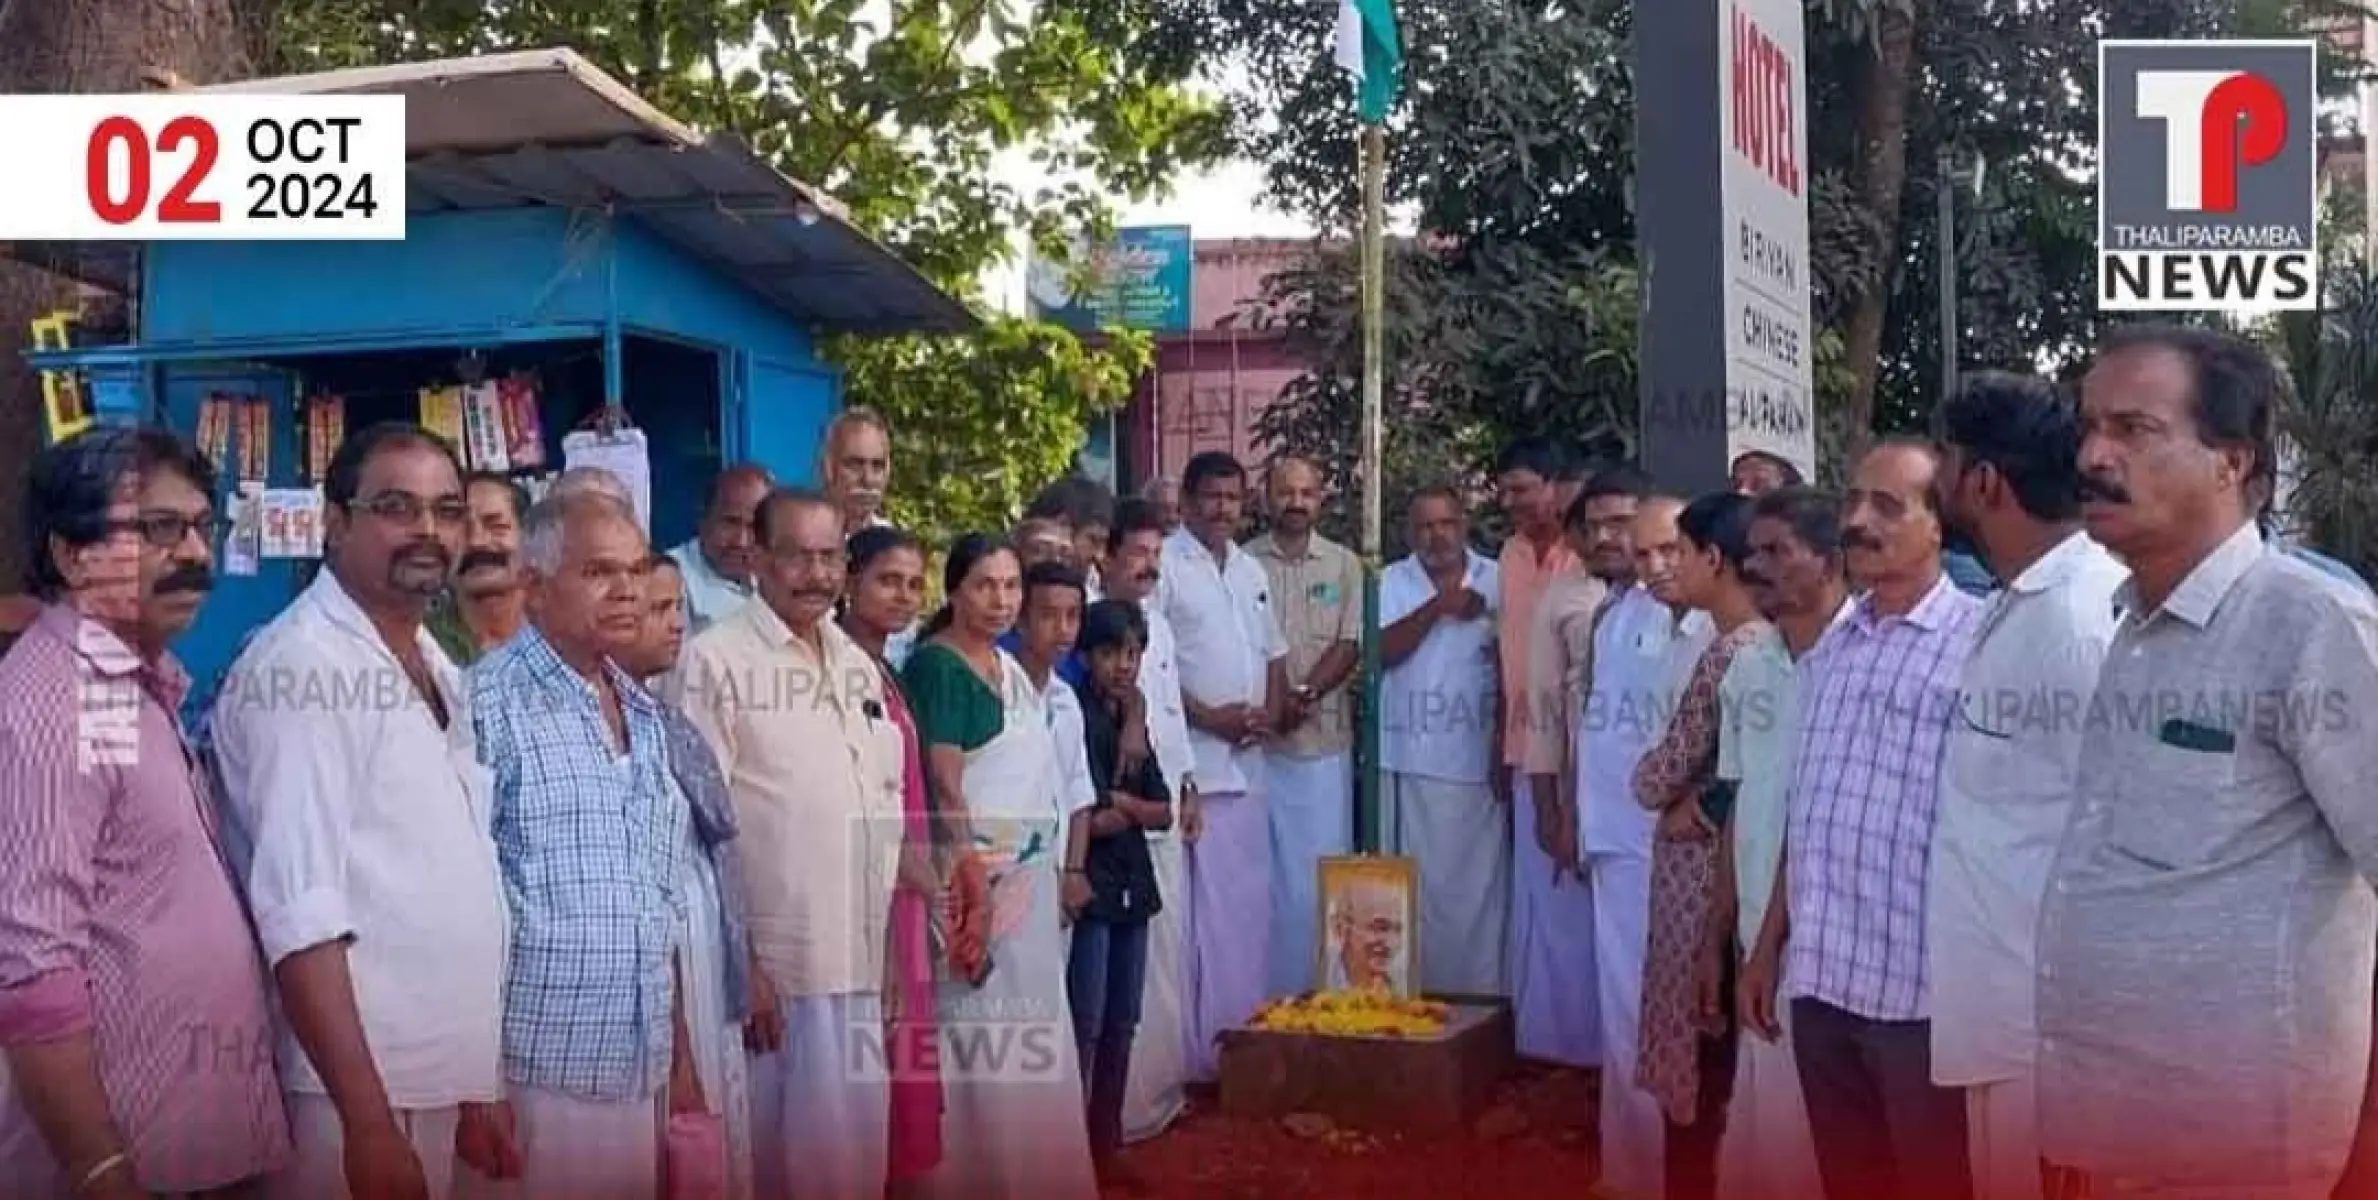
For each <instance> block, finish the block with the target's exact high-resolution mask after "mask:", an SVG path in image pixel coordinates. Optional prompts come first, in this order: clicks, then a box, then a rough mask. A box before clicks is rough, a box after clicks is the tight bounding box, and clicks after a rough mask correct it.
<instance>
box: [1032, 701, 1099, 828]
mask: <svg viewBox="0 0 2378 1200" xmlns="http://www.w3.org/2000/svg"><path fill="white" fill-rule="evenodd" d="M1025 677H1026V678H1030V677H1031V673H1030V672H1026V673H1025ZM1040 699H1041V703H1042V704H1044V705H1046V706H1047V708H1048V713H1049V736H1050V737H1053V738H1055V739H1056V741H1057V786H1058V787H1059V788H1061V789H1063V795H1061V796H1059V797H1058V803H1057V808H1058V809H1059V811H1061V812H1063V813H1064V814H1065V815H1066V816H1068V817H1071V816H1072V815H1074V814H1075V813H1079V812H1087V811H1089V810H1090V809H1093V808H1096V807H1098V781H1097V780H1096V779H1093V778H1092V777H1091V775H1090V744H1089V737H1088V736H1087V735H1086V734H1085V733H1084V732H1083V730H1082V698H1081V697H1080V696H1077V695H1075V694H1074V690H1073V685H1072V684H1070V683H1067V682H1065V677H1064V676H1062V675H1059V674H1058V673H1057V672H1055V671H1051V672H1049V682H1048V685H1047V686H1046V687H1043V688H1041V689H1040Z"/></svg>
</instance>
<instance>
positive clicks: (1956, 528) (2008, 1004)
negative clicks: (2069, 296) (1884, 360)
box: [1925, 372, 2130, 1200]
mask: <svg viewBox="0 0 2378 1200" xmlns="http://www.w3.org/2000/svg"><path fill="white" fill-rule="evenodd" d="M1942 417H1943V421H1944V434H1943V438H1942V451H1943V454H1942V463H1941V473H1940V483H1939V491H1940V498H1941V504H1940V511H1941V515H1942V517H1943V518H1944V519H1945V520H1946V521H1947V523H1948V525H1949V527H1950V530H1951V531H1952V532H1953V533H1955V534H1958V535H1961V536H1962V537H1963V538H1965V539H1966V540H1968V541H1970V542H1971V543H1972V544H1973V545H1974V546H1975V547H1976V548H1977V549H1979V550H1980V552H1981V557H1982V559H1983V561H1984V562H1986V563H1987V564H1988V565H1989V567H1990V573H1991V574H1992V575H1994V576H1996V577H1997V578H2000V579H2004V580H2010V581H2011V582H2010V583H2009V584H2008V585H2007V586H2006V587H2005V588H2003V589H2001V590H2000V591H1998V592H1997V593H1996V594H1995V595H1994V596H1992V597H1991V600H1990V604H1989V607H1988V608H1986V609H1984V610H1983V613H1982V616H1981V620H1980V622H1979V624H1978V625H1977V627H1976V637H1975V642H1974V646H1973V650H1972V651H1971V653H1970V656H1969V657H1968V658H1967V659H1966V660H1965V673H1964V677H1963V681H1962V685H1961V689H1960V690H1961V693H1962V694H1961V698H1960V699H1961V706H1962V708H1963V715H1962V719H1960V720H1958V721H1957V722H1955V723H1954V724H1953V725H1951V726H1950V729H1949V737H1948V747H1947V750H1946V752H1945V761H1944V763H1943V764H1942V768H1941V788H1940V816H1939V818H1938V824H1937V825H1936V826H1935V827H1934V829H1933V834H1932V877H1931V897H1930V901H1929V903H1928V904H1927V905H1926V910H1925V919H1926V921H1927V923H1928V925H1929V933H1928V936H1927V938H1926V940H1925V944H1926V947H1927V949H1928V951H1929V953H1930V954H1931V988H1932V1004H1933V1014H1934V1019H1933V1022H1932V1081H1933V1082H1934V1083H1936V1084H1939V1085H1940V1086H1942V1087H1959V1088H1964V1089H1965V1095H1966V1126H1965V1128H1966V1138H1967V1144H1968V1146H1969V1147H1970V1151H1969V1158H1970V1161H1971V1164H1972V1170H1973V1176H1974V1179H1973V1194H1974V1197H1975V1200H2042V1197H2041V1180H2040V1171H2039V1161H2040V1153H2039V1116H2038V1104H2037V1098H2036V1094H2035V1091H2034V1070H2033V1068H2034V1054H2033V1050H2034V1043H2035V1042H2036V1041H2037V1039H2038V1031H2037V1028H2036V1022H2035V1020H2034V1012H2033V1008H2034V1005H2033V981H2034V972H2035V971H2036V970H2037V962H2036V959H2037V953H2036V951H2037V931H2038V926H2039V911H2040V900H2041V897H2042V896H2043V895H2044V893H2045V889H2046V887H2047V882H2048V872H2049V869H2050V867H2051V866H2052V865H2053V864H2054V861H2055V857H2056V847H2057V843H2058V840H2059V839H2060V838H2061V837H2062V836H2063V834H2064V830H2065V827H2066V825H2067V824H2069V822H2070V818H2071V815H2072V798H2073V788H2074V784H2075V780H2076V778H2077V775H2078V771H2079V766H2080V754H2081V741H2082V733H2083V724H2084V722H2083V720H2082V717H2081V714H2082V713H2084V712H2086V711H2087V709H2088V706H2089V702H2090V700H2091V698H2092V697H2093V696H2094V695H2095V693H2096V689H2097V676H2098V669H2099V667H2100V666H2102V665H2103V664H2104V662H2105V656H2106V647H2107V645H2108V644H2109V643H2111V642H2112V640H2113V637H2114V627H2115V624H2116V622H2115V617H2114V595H2115V592H2116V591H2117V590H2118V589H2119V588H2120V587H2121V586H2122V582H2123V580H2125V579H2127V578H2129V576H2130V572H2129V571H2128V570H2126V569H2125V568H2124V567H2123V566H2122V565H2121V564H2120V563H2119V562H2116V561H2115V560H2114V557H2113V556H2112V555H2110V554H2108V553H2106V551H2105V550H2104V549H2103V548H2102V547H2100V546H2099V545H2098V544H2097V543H2096V542H2094V541H2091V540H2090V538H2089V535H2088V534H2087V533H2085V532H2083V531H2082V529H2081V475H2080V467H2079V465H2078V462H2079V455H2080V449H2081V431H2080V421H2079V417H2078V416H2077V414H2076V412H2075V410H2074V406H2073V405H2072V403H2071V402H2070V401H2068V400H2066V399H2065V398H2064V397H2062V396H2060V395H2058V394H2057V392H2056V389H2055V387H2054V386H2053V385H2051V384H2049V383H2047V382H2046V381H2044V380H2040V379H2035V378H2030V377H2027V376H2019V375H2009V374H2002V373H1999V372H1983V373H1979V374H1975V375H1971V376H1968V377H1967V378H1966V379H1965V380H1964V382H1963V385H1962V386H1961V387H1960V388H1959V389H1958V392H1957V394H1956V395H1955V396H1954V397H1952V398H1951V399H1950V401H1949V403H1948V405H1947V407H1946V408H1945V409H1944V411H1943V413H1942Z"/></svg>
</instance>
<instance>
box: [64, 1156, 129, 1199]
mask: <svg viewBox="0 0 2378 1200" xmlns="http://www.w3.org/2000/svg"><path fill="white" fill-rule="evenodd" d="M130 1161H131V1159H130V1158H128V1157H127V1156H126V1155H125V1153H124V1152H123V1151H121V1150H118V1151H116V1152H115V1153H113V1154H110V1155H108V1156H107V1157H106V1158H103V1159H100V1160H99V1163H98V1165H97V1166H94V1167H92V1168H91V1169H90V1170H88V1171H85V1172H83V1178H82V1182H80V1183H77V1184H75V1185H74V1194H75V1195H77V1196H79V1195H82V1194H83V1193H84V1192H87V1191H90V1190H91V1185H92V1184H94V1183H97V1182H99V1181H100V1180H102V1179H105V1178H107V1176H108V1174H109V1173H110V1172H112V1171H114V1170H116V1169H117V1168H119V1167H121V1166H123V1165H124V1164H125V1163H127V1162H130Z"/></svg>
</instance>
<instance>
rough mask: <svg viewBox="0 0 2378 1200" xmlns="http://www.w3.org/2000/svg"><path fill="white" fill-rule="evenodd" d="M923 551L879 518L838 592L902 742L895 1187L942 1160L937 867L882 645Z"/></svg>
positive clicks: (921, 565) (917, 763)
mask: <svg viewBox="0 0 2378 1200" xmlns="http://www.w3.org/2000/svg"><path fill="white" fill-rule="evenodd" d="M924 594H925V555H924V551H923V549H922V548H921V547H919V546H918V545H917V542H916V539H915V538H912V537H910V536H909V535H907V534H905V533H902V532H900V531H898V530H896V529H891V528H888V527H883V526H878V527H876V528H873V529H866V530H861V531H860V532H859V533H858V534H857V535H856V536H854V537H852V538H851V540H850V586H849V588H848V590H847V591H846V592H845V593H844V597H845V598H844V602H843V610H842V629H843V632H845V633H848V634H849V635H850V636H851V640H852V641H855V642H857V643H858V644H859V645H860V646H862V647H865V648H866V650H867V652H868V653H869V654H871V655H873V656H874V657H875V661H876V665H877V666H878V667H880V668H881V669H882V670H883V675H884V699H885V701H886V703H887V704H888V706H889V707H890V709H891V712H890V714H889V715H890V716H891V719H892V721H893V723H894V724H897V725H898V726H899V727H900V738H901V741H902V742H903V743H904V744H905V746H906V750H905V753H906V756H907V766H906V770H905V773H904V775H903V784H902V790H901V814H902V817H903V825H904V831H905V835H906V846H905V848H904V849H903V850H902V853H901V859H900V882H899V886H898V888H897V889H896V890H895V891H894V892H893V894H892V923H891V945H890V947H889V953H888V954H886V955H885V960H884V961H885V969H886V973H887V974H888V975H889V978H888V979H886V980H885V983H884V1005H885V1013H884V1045H885V1050H886V1054H885V1059H886V1061H887V1062H888V1063H889V1064H890V1065H891V1067H892V1087H891V1091H892V1123H891V1164H890V1166H891V1169H890V1172H889V1179H890V1181H891V1184H892V1191H893V1194H894V1195H898V1194H900V1192H901V1191H902V1190H903V1188H904V1186H905V1185H910V1184H913V1183H914V1182H915V1181H917V1180H920V1179H922V1178H924V1177H925V1176H926V1175H927V1174H928V1173H930V1172H931V1171H932V1170H933V1168H934V1167H936V1166H938V1165H939V1164H940V1162H941V1076H940V1073H939V1071H938V1069H937V1067H936V1066H935V1063H936V1054H937V1051H936V1047H935V1045H934V1039H935V1037H936V1035H937V1031H936V1030H935V1028H934V1021H933V975H934V971H933V958H934V954H933V944H934V936H933V926H934V924H935V915H936V914H935V909H936V907H937V906H938V905H939V903H940V901H941V895H942V887H941V881H940V878H939V876H938V875H937V874H936V872H935V870H934V867H933V853H932V828H931V823H930V820H929V814H930V812H931V810H930V808H929V807H928V805H927V801H926V798H925V766H924V759H923V757H922V754H921V753H920V751H919V749H918V746H917V732H916V722H915V721H914V720H913V719H912V718H911V717H910V715H909V711H908V701H907V699H906V698H905V696H904V695H903V694H902V692H901V690H900V676H899V673H898V672H896V671H894V670H893V669H892V668H891V665H890V664H889V663H887V662H886V661H885V660H884V646H885V644H886V643H887V642H888V641H890V639H891V638H892V637H893V636H894V635H895V634H898V633H900V632H901V631H902V630H905V629H908V628H909V627H910V626H912V625H914V624H915V623H916V616H917V609H918V607H919V606H921V605H922V604H923V602H924Z"/></svg>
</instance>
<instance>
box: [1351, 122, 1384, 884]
mask: <svg viewBox="0 0 2378 1200" xmlns="http://www.w3.org/2000/svg"><path fill="white" fill-rule="evenodd" d="M1386 210H1387V133H1386V130H1385V129H1384V128H1383V127H1382V126H1381V124H1380V123H1379V122H1376V121H1367V122H1364V124H1363V127H1362V476H1361V478H1362V564H1363V569H1362V628H1363V640H1362V699H1363V704H1362V755H1361V762H1362V794H1361V800H1360V806H1359V807H1358V808H1357V809H1356V827H1357V834H1358V836H1359V837H1360V838H1361V839H1362V844H1363V845H1364V846H1366V847H1368V848H1370V849H1371V850H1372V851H1374V852H1377V851H1383V850H1387V849H1391V848H1392V847H1391V844H1390V843H1391V839H1392V832H1391V831H1390V830H1388V829H1386V828H1385V822H1384V817H1385V816H1386V805H1385V800H1386V793H1385V791H1384V790H1383V785H1384V783H1385V778H1386V777H1385V775H1384V774H1383V773H1382V772H1381V770H1380V763H1379V750H1380V746H1379V723H1380V715H1381V714H1380V711H1379V707H1380V705H1379V682H1380V680H1379V675H1380V660H1379V641H1380V636H1381V630H1380V628H1379V570H1380V566H1381V556H1382V555H1384V554H1385V553H1386V545H1387V543H1386V540H1385V538H1384V537H1383V536H1382V533H1383V530H1382V528H1381V522H1380V513H1381V509H1382V506H1383V505H1384V504H1385V499H1386V492H1387V469H1386V468H1387V462H1386V459H1387V455H1386V450H1385V440H1386V423H1385V419H1384V416H1383V412H1382V410H1383V409H1384V407H1385V404H1384V398H1383V393H1384V392H1385V391H1386V385H1387V363H1386V345H1385V329H1386V309H1387V282H1386V267H1387V249H1386V223H1387V220H1386V216H1387V214H1386Z"/></svg>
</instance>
